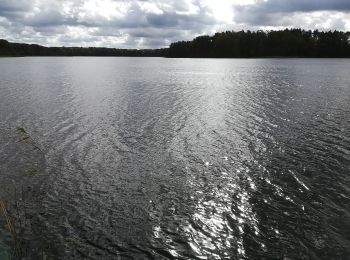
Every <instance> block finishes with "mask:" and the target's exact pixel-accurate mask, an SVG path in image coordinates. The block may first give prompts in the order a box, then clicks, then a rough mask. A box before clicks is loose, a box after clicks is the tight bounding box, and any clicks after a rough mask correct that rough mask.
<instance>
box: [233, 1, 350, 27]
mask: <svg viewBox="0 0 350 260" xmlns="http://www.w3.org/2000/svg"><path fill="white" fill-rule="evenodd" d="M314 11H339V12H349V11H350V0H267V1H264V0H257V1H255V3H253V4H249V5H235V6H234V12H235V18H234V19H235V21H236V22H242V23H247V24H252V25H276V24H278V23H279V22H280V21H279V20H278V19H279V18H281V16H283V15H286V14H288V13H296V12H301V13H307V12H314ZM282 25H283V24H282Z"/></svg>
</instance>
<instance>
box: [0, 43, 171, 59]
mask: <svg viewBox="0 0 350 260" xmlns="http://www.w3.org/2000/svg"><path fill="white" fill-rule="evenodd" d="M166 51H167V49H144V50H137V49H115V48H98V47H88V48H83V47H44V46H41V45H37V44H24V43H11V42H8V41H6V40H1V39H0V56H2V57H6V56H129V57H164V56H166V54H165V52H166Z"/></svg>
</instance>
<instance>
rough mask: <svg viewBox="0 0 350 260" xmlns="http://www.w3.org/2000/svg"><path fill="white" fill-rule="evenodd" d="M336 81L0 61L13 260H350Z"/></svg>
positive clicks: (315, 76) (219, 70) (0, 141)
mask: <svg viewBox="0 0 350 260" xmlns="http://www.w3.org/2000/svg"><path fill="white" fill-rule="evenodd" d="M349 71H350V60H347V59H249V60H245V59H227V60H217V59H163V58H78V57H72V58H9V59H7V58H4V59H0V136H1V138H0V155H1V156H0V184H1V191H0V196H1V197H2V198H3V200H5V201H6V203H7V204H8V207H9V211H10V214H12V215H13V218H14V222H15V225H16V228H17V233H19V238H18V240H19V243H20V247H21V249H20V250H21V253H22V254H23V255H25V256H28V257H29V258H30V259H39V258H40V259H41V257H43V256H44V257H48V258H49V259H50V258H52V259H80V258H81V259H83V258H87V259H264V258H265V259H283V258H285V259H349V257H350V175H349V173H350V151H349V149H350V74H349ZM18 127H22V128H23V129H25V131H26V132H27V133H26V134H25V133H21V132H20V131H16V128H18ZM23 136H24V137H25V136H29V137H30V138H29V139H28V140H31V142H32V143H34V144H35V145H37V147H39V148H40V150H38V149H34V146H33V144H30V143H28V142H26V140H24V141H22V142H18V141H19V140H22V139H23V138H24V137H23ZM28 140H27V141H28ZM4 223H5V222H4V219H3V218H1V220H0V230H1V231H0V235H1V237H0V238H1V240H0V241H1V242H0V248H1V247H3V248H5V247H6V246H8V247H10V246H11V243H12V242H11V241H12V240H11V237H10V236H9V234H8V232H6V229H5V224H4ZM1 245H2V246H1Z"/></svg>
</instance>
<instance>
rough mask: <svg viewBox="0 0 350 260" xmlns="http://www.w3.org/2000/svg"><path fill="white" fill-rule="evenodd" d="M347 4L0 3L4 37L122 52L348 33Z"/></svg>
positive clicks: (188, 0) (201, 0)
mask: <svg viewBox="0 0 350 260" xmlns="http://www.w3.org/2000/svg"><path fill="white" fill-rule="evenodd" d="M349 9H350V2H349V1H348V0H317V1H316V0H309V1H305V0H288V1H287V0H15V1H13V0H0V38H5V39H8V40H11V41H16V42H30V43H39V44H44V45H49V46H52V45H65V46H68V45H69V46H109V47H120V48H133V47H134V48H148V47H164V46H167V45H169V43H171V42H173V41H177V40H189V39H192V38H193V37H195V36H197V35H200V34H211V33H214V32H215V31H222V30H232V29H234V30H241V29H275V28H277V29H278V28H285V27H302V28H305V29H321V30H328V29H338V30H350V19H349V18H350V17H349Z"/></svg>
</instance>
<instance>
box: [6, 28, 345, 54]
mask: <svg viewBox="0 0 350 260" xmlns="http://www.w3.org/2000/svg"><path fill="white" fill-rule="evenodd" d="M349 39H350V32H341V31H328V32H323V31H318V30H315V31H306V30H302V29H285V30H279V31H273V30H272V31H261V30H259V31H238V32H235V31H226V32H220V33H216V34H215V35H213V36H208V35H204V36H199V37H196V38H195V39H193V40H192V41H179V42H174V43H172V44H171V45H170V46H169V48H162V49H141V50H138V49H115V48H100V47H88V48H83V47H44V46H40V45H37V44H23V43H10V42H8V41H6V40H0V56H3V57H4V56H129V57H169V58H259V57H310V58H312V57H313V58H318V57H319V58H323V57H324V58H341V57H342V58H349V57H350V40H349Z"/></svg>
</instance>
